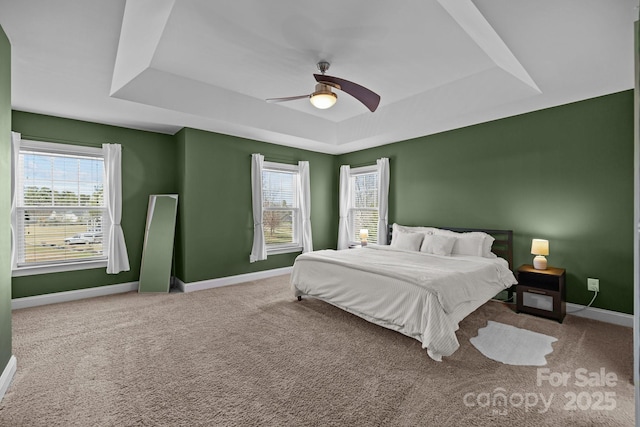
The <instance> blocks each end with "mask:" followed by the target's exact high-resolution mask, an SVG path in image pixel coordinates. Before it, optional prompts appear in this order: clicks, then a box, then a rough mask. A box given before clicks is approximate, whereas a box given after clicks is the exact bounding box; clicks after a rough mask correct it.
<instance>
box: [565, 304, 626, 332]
mask: <svg viewBox="0 0 640 427" xmlns="http://www.w3.org/2000/svg"><path fill="white" fill-rule="evenodd" d="M584 307H585V306H584V305H580V304H573V303H570V302H568V303H567V314H571V315H573V316H578V317H585V318H587V319H593V320H599V321H601V322H606V323H613V324H614V325H620V326H626V327H629V328H633V315H631V314H626V313H619V312H617V311H611V310H604V309H602V308H597V307H588V308H586V309H584V310H581V311H578V312H576V313H570V311H574V310H579V309H581V308H584Z"/></svg>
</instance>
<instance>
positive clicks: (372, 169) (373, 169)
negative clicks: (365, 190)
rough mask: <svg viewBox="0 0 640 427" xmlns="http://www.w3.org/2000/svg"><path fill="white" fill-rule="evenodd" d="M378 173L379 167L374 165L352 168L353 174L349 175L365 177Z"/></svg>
mask: <svg viewBox="0 0 640 427" xmlns="http://www.w3.org/2000/svg"><path fill="white" fill-rule="evenodd" d="M377 172H378V165H377V164H373V165H370V166H360V167H359V168H351V172H350V173H349V175H350V176H354V175H365V174H369V173H377Z"/></svg>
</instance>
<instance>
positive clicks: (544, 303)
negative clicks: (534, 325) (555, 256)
mask: <svg viewBox="0 0 640 427" xmlns="http://www.w3.org/2000/svg"><path fill="white" fill-rule="evenodd" d="M565 276H566V274H565V271H564V270H563V269H561V268H553V267H549V268H548V269H546V270H536V269H534V268H533V266H531V265H523V266H521V267H520V268H519V269H518V288H517V295H516V311H517V312H518V313H529V314H534V315H536V316H542V317H548V318H550V319H555V320H557V321H559V322H562V320H563V319H564V316H565V313H566V303H565V292H566V290H565Z"/></svg>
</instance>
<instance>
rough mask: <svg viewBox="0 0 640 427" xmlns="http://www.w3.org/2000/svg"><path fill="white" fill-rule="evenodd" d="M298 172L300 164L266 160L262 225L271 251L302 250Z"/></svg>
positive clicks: (263, 178)
mask: <svg viewBox="0 0 640 427" xmlns="http://www.w3.org/2000/svg"><path fill="white" fill-rule="evenodd" d="M298 175H299V168H298V166H297V165H287V164H282V163H273V162H264V167H263V170H262V206H263V218H262V224H263V227H264V240H265V244H266V246H267V253H269V254H275V253H284V252H292V251H298V250H301V249H302V243H301V229H302V219H301V215H300V201H299V200H298V199H299V197H298V194H299V193H298V185H299V184H298V183H299V182H300V181H299V176H298Z"/></svg>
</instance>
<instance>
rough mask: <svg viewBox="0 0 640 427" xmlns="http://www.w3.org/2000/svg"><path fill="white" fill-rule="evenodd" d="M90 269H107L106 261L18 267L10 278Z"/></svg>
mask: <svg viewBox="0 0 640 427" xmlns="http://www.w3.org/2000/svg"><path fill="white" fill-rule="evenodd" d="M92 268H107V260H99V261H89V262H78V263H68V264H51V265H38V266H33V267H18V268H15V269H14V270H13V271H12V272H11V276H12V277H22V276H33V275H36V274H48V273H61V272H63V271H76V270H89V269H92Z"/></svg>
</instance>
